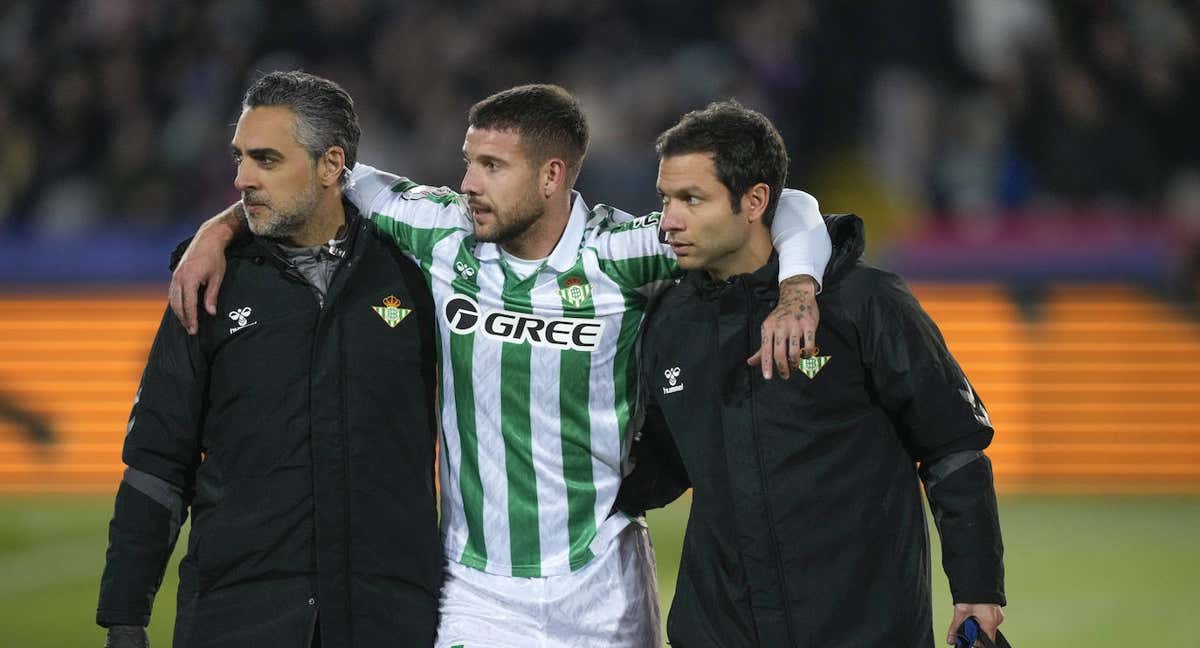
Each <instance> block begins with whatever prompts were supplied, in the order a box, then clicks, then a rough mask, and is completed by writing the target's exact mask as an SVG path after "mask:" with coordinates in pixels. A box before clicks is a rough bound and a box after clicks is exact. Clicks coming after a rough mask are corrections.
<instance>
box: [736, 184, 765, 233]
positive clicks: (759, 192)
mask: <svg viewBox="0 0 1200 648" xmlns="http://www.w3.org/2000/svg"><path fill="white" fill-rule="evenodd" d="M770 204H771V187H770V186H768V185H767V183H765V182H760V183H758V184H756V185H754V186H753V187H750V189H749V190H748V191H746V193H744V194H742V216H744V217H745V218H746V221H747V222H749V223H757V222H758V221H759V220H761V219H762V217H763V214H765V213H767V206H768V205H770Z"/></svg>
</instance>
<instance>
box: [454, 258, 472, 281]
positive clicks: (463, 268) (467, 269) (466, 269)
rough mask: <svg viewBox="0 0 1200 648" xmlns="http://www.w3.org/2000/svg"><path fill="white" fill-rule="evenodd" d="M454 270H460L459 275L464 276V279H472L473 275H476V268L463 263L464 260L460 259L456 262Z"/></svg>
mask: <svg viewBox="0 0 1200 648" xmlns="http://www.w3.org/2000/svg"><path fill="white" fill-rule="evenodd" d="M454 270H455V271H456V272H458V274H459V276H460V277H462V278H463V279H467V280H470V279H471V277H474V276H475V268H472V267H471V266H469V265H467V264H465V263H463V262H462V261H458V262H457V263H455V264H454Z"/></svg>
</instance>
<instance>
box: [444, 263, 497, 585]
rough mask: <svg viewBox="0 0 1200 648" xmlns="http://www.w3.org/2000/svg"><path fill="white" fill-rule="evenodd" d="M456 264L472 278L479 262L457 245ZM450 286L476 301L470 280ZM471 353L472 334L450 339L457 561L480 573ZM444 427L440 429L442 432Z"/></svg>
mask: <svg viewBox="0 0 1200 648" xmlns="http://www.w3.org/2000/svg"><path fill="white" fill-rule="evenodd" d="M457 262H458V263H465V264H467V266H469V267H470V268H472V269H474V271H475V272H474V274H472V275H471V276H472V277H477V276H479V261H477V260H476V259H475V257H474V256H472V255H471V254H470V253H469V250H468V249H466V248H465V247H464V246H461V245H460V246H459V252H458V261H457ZM451 285H452V286H453V289H454V290H455V291H456V292H458V293H461V294H464V295H468V296H470V297H471V299H478V298H479V286H478V285H476V283H475V282H474V281H469V280H467V279H464V278H463V276H462V275H461V274H460V275H459V276H458V277H457V278H455V280H454V282H453V283H452V284H451ZM474 354H475V333H473V332H472V333H469V334H467V335H451V336H450V363H451V366H452V367H453V376H452V379H453V381H454V420H455V426H456V427H457V429H458V444H459V454H460V457H459V465H458V488H459V491H460V492H461V493H462V503H463V516H464V517H465V518H466V522H467V546H466V548H465V549H463V553H462V558H461V559H460V560H459V562H461V563H462V564H464V565H466V566H468V567H473V568H475V569H480V570H482V569H486V568H487V545H486V544H485V543H484V524H483V482H482V480H481V479H480V476H479V435H478V433H477V431H476V429H475V388H474V385H472V384H471V381H472V379H473V375H474V372H473V371H472V364H473V361H474ZM446 428H447V426H445V425H443V426H442V429H443V432H444V431H445V429H446ZM443 447H444V446H443ZM444 514H445V513H443V515H444Z"/></svg>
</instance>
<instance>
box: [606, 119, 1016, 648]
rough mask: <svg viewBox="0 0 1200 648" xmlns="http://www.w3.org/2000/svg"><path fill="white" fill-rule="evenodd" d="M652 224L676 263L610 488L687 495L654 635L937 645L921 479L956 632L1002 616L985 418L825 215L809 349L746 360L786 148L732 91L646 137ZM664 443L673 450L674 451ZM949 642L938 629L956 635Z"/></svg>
mask: <svg viewBox="0 0 1200 648" xmlns="http://www.w3.org/2000/svg"><path fill="white" fill-rule="evenodd" d="M657 148H658V153H659V159H660V163H659V177H658V190H659V193H660V194H661V196H662V199H663V216H662V225H661V226H662V229H663V232H664V237H665V238H666V240H667V242H668V243H670V244H671V245H672V246H673V247H674V248H675V250H676V253H677V254H678V256H679V262H680V265H681V266H683V267H684V268H685V269H686V270H688V272H687V274H686V275H684V276H683V277H682V278H681V279H680V280H678V281H677V282H676V285H675V286H673V287H672V288H671V289H670V290H669V291H668V292H667V293H666V294H665V296H664V297H663V299H662V301H661V302H660V304H659V305H658V307H657V309H656V311H655V314H654V315H652V316H651V318H650V320H649V322H648V325H647V329H646V332H645V338H644V340H643V344H642V349H643V359H642V364H641V367H642V381H643V385H644V387H645V389H646V390H648V394H647V395H648V409H647V411H648V416H649V417H650V422H651V423H654V422H655V421H656V420H657V421H661V420H665V423H666V424H667V426H668V427H669V429H670V431H671V434H670V435H669V437H673V441H674V444H672V443H671V441H672V439H671V438H669V437H664V436H663V435H657V436H656V435H655V434H654V431H653V430H654V429H656V427H657V426H655V425H653V424H652V425H649V426H648V428H647V430H646V432H645V433H644V435H643V437H642V438H641V440H640V441H639V442H638V444H637V445H636V446H635V454H636V455H637V456H638V458H639V466H638V468H637V470H636V471H635V473H634V475H633V476H632V477H631V478H630V479H628V480H627V483H626V487H625V488H626V492H625V494H624V498H623V501H624V503H625V505H627V506H632V507H634V508H640V507H641V506H654V505H662V504H664V503H665V502H666V501H669V500H670V499H672V498H673V497H674V496H676V495H678V493H680V492H681V491H682V489H683V488H685V487H687V486H688V485H691V486H692V487H693V488H694V493H693V496H692V497H693V499H692V509H691V517H690V519H689V520H688V527H687V532H686V535H685V537H684V547H683V557H682V562H681V564H680V569H679V577H678V582H677V589H676V593H675V599H674V601H673V603H672V606H671V612H670V619H669V622H668V625H667V633H668V636H669V637H670V640H671V643H672V645H673V646H677V647H682V648H693V647H697V646H703V647H713V646H717V647H733V646H770V647H776V646H806V647H808V646H811V647H817V646H820V647H821V648H836V647H846V648H849V647H851V646H864V647H868V646H905V647H909V646H932V645H933V643H934V640H933V630H932V612H931V606H932V603H931V595H930V569H929V539H928V537H927V534H926V522H925V517H924V511H923V508H922V502H921V498H920V493H921V488H920V485H919V483H918V478H919V480H920V481H921V482H923V483H924V486H925V491H926V493H927V495H928V498H929V501H930V505H931V508H932V510H933V513H934V519H935V521H936V523H937V526H938V529H939V532H940V535H941V540H942V547H943V566H944V568H945V571H946V573H947V575H948V576H949V579H950V588H951V591H952V593H953V597H954V601H955V604H956V605H955V611H954V621H953V622H952V625H951V628H952V629H953V628H956V627H957V625H958V624H959V623H960V622H961V621H962V620H963V619H965V618H966V617H967V616H972V615H973V616H975V617H977V618H978V620H979V621H980V622H981V625H982V627H983V629H984V630H985V631H986V632H987V633H988V634H989V636H993V637H994V636H995V633H996V628H997V626H998V625H999V624H1000V622H1001V621H1002V619H1003V613H1002V610H1001V606H1003V605H1004V604H1005V596H1004V585H1003V563H1002V555H1003V548H1002V544H1001V538H1000V526H999V521H998V516H997V510H996V498H995V491H994V487H993V484H992V472H991V464H990V463H989V461H988V458H987V456H986V455H984V453H983V450H984V449H985V448H986V447H987V446H988V444H989V442H990V441H991V438H992V426H991V423H990V421H989V420H988V415H987V412H986V410H985V409H984V407H983V404H982V403H981V402H980V400H979V396H978V394H976V393H975V390H974V389H973V388H972V387H971V385H970V383H969V382H968V381H967V379H966V377H965V376H964V375H963V372H962V370H961V369H960V368H959V366H958V363H957V362H955V360H954V358H953V357H952V356H951V355H950V353H949V351H948V350H947V349H946V345H945V342H944V341H943V339H942V336H941V334H940V333H939V332H938V330H937V327H936V326H935V325H934V323H933V322H932V320H930V318H929V317H928V315H926V314H925V312H924V311H923V310H922V309H921V307H920V305H919V304H918V303H917V301H916V299H915V298H914V297H913V296H912V294H911V293H910V292H909V291H908V289H907V288H906V287H905V285H904V284H903V282H902V281H901V280H900V279H899V278H898V277H896V276H895V275H892V274H889V273H887V272H884V271H881V270H878V269H875V268H872V267H870V266H868V265H866V264H864V263H863V262H862V260H861V259H860V256H861V254H862V251H863V247H864V242H863V231H862V222H861V221H860V220H859V219H858V218H857V217H855V216H849V215H848V216H841V217H833V218H831V219H830V220H829V222H828V226H829V229H830V235H831V238H832V240H833V245H834V250H833V256H832V259H831V261H830V263H829V265H828V266H827V268H826V272H825V282H824V285H823V287H822V293H821V295H820V297H819V299H818V303H819V305H820V308H821V313H822V318H821V323H820V327H819V328H818V330H817V339H816V341H817V346H818V347H819V351H818V353H817V354H816V355H815V356H812V357H808V358H806V359H804V360H803V361H802V362H801V363H800V366H799V371H798V372H793V375H792V377H791V378H790V379H789V380H775V381H768V380H764V379H763V377H762V376H761V375H760V374H759V373H758V372H756V371H754V370H752V368H751V367H748V366H747V365H746V361H745V357H746V354H747V352H748V350H749V349H754V348H757V346H758V344H759V331H760V327H761V326H762V323H763V321H764V319H765V318H766V317H767V316H768V314H769V313H770V312H771V311H772V309H773V308H774V307H775V303H776V301H777V300H778V291H777V289H776V286H775V281H774V277H775V272H776V260H775V257H774V255H773V254H772V251H771V240H770V236H769V232H768V229H767V228H768V226H769V224H770V219H771V216H772V213H773V209H774V205H775V201H776V200H777V198H778V196H779V191H780V188H781V187H782V186H783V182H784V179H785V176H786V169H787V154H786V151H785V150H784V148H783V144H782V140H781V139H780V137H779V134H778V133H777V132H776V131H775V129H774V127H773V126H772V125H771V123H770V122H769V121H768V120H767V119H766V118H765V117H763V116H762V115H760V114H758V113H755V112H753V111H749V110H746V109H745V108H742V107H741V106H739V105H737V104H736V103H734V102H726V103H721V104H713V105H710V106H709V107H708V108H706V109H704V110H701V111H696V112H693V113H689V114H688V115H685V116H684V117H683V119H682V120H681V121H680V122H679V123H678V124H677V125H676V126H674V127H673V128H671V129H670V130H668V131H666V132H665V133H663V135H662V136H661V137H660V138H659V140H658V145H657ZM673 446H677V447H678V454H675V452H676V451H675V448H674V447H673ZM951 643H952V642H951Z"/></svg>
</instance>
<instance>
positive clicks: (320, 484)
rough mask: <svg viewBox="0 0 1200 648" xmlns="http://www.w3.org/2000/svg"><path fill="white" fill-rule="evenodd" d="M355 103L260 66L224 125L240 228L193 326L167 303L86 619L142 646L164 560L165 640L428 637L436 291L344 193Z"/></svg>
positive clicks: (329, 646) (299, 646)
mask: <svg viewBox="0 0 1200 648" xmlns="http://www.w3.org/2000/svg"><path fill="white" fill-rule="evenodd" d="M358 137H359V128H358V120H357V117H356V115H355V113H354V107H353V102H352V101H351V99H350V97H349V95H347V94H346V92H345V91H344V90H342V89H341V88H339V87H338V86H337V85H335V84H333V83H332V82H330V81H327V80H325V79H320V78H317V77H313V76H311V75H307V74H303V73H295V72H292V73H271V74H269V75H267V76H265V77H263V78H262V79H261V80H259V81H258V82H257V83H255V84H254V85H253V86H252V87H251V88H250V90H249V91H248V92H247V93H246V97H245V101H244V110H243V112H242V115H241V118H240V119H239V120H238V125H237V130H236V132H235V134H234V138H233V142H232V154H233V160H234V163H235V164H236V166H237V178H236V180H235V185H236V186H237V188H238V190H239V192H241V194H242V197H243V202H244V204H245V205H246V217H247V220H248V222H249V225H250V230H251V232H252V233H253V236H252V237H246V238H244V239H243V240H240V241H238V242H237V243H235V244H234V245H233V246H232V247H231V248H230V249H229V250H228V252H227V255H228V272H227V274H226V278H225V282H224V285H223V287H222V289H221V294H220V302H219V303H220V310H219V311H218V312H219V315H218V316H216V317H206V318H204V319H202V320H201V321H200V325H199V330H198V335H195V336H189V335H188V332H187V331H186V330H185V329H184V328H183V326H181V325H180V324H179V322H178V321H177V320H176V319H175V317H174V316H172V315H171V314H170V313H167V314H165V315H164V317H163V319H162V324H161V326H160V328H159V331H158V334H157V337H156V338H155V341H154V345H153V347H152V349H151V351H150V358H149V360H148V362H147V365H146V370H145V373H144V374H143V377H142V382H141V386H140V387H139V389H138V395H137V397H136V399H135V402H134V407H133V412H132V415H131V416H130V420H129V427H128V432H127V436H126V438H125V448H124V452H123V459H124V461H125V463H126V464H127V466H128V468H127V469H126V471H125V476H124V479H123V480H122V482H121V485H120V487H119V490H118V491H117V497H116V506H115V513H114V516H113V520H112V523H111V525H110V529H109V547H108V554H107V562H106V565H105V568H104V575H103V577H102V582H101V586H100V602H99V607H98V610H97V615H96V618H97V622H98V623H99V624H100V625H102V626H105V627H107V628H109V634H108V645H109V646H111V647H112V648H124V647H135V646H145V645H146V644H147V639H146V633H145V628H144V626H145V625H146V624H147V623H148V622H149V618H150V611H151V607H152V604H153V601H154V596H155V593H156V591H157V589H158V587H159V585H160V583H161V582H162V577H163V571H164V569H165V567H166V564H167V561H168V559H169V557H170V554H171V551H172V549H173V547H174V545H175V541H176V538H177V536H178V533H179V528H180V525H181V524H183V522H184V520H186V519H187V517H188V515H189V513H190V515H191V518H192V526H191V533H190V536H189V538H188V549H187V555H186V556H185V557H184V559H183V561H182V562H181V564H180V568H179V576H180V578H179V592H178V613H177V619H176V624H175V635H174V646H175V647H176V648H199V647H201V646H211V647H218V646H219V647H222V648H236V647H246V648H251V647H255V648H257V647H262V646H273V647H276V648H289V647H293V648H310V647H312V646H322V647H323V648H333V647H335V646H336V647H351V646H362V647H374V646H384V645H398V644H399V643H403V645H406V646H431V645H432V644H433V639H434V632H435V629H436V623H437V602H438V592H439V587H440V579H441V568H442V556H441V549H440V547H441V543H440V541H439V538H438V531H437V512H436V502H435V495H434V481H433V480H434V476H433V465H434V462H433V458H434V447H435V442H436V431H435V425H434V419H433V405H434V394H435V386H436V383H435V378H434V376H435V374H434V366H435V365H434V362H435V353H436V351H435V347H434V342H433V330H434V322H433V313H434V310H433V303H432V298H431V297H430V295H429V291H428V289H427V288H426V284H425V281H424V279H423V277H422V275H421V272H420V270H419V269H418V268H417V267H416V266H415V265H414V264H413V263H412V262H410V261H408V260H407V259H405V258H403V257H401V256H400V255H399V254H398V253H396V252H395V251H394V250H393V249H392V247H391V246H390V245H388V244H386V243H385V242H384V241H383V240H382V239H381V238H380V236H379V235H378V234H377V233H376V232H375V231H374V229H373V228H372V227H371V226H370V224H369V223H368V222H367V221H366V220H364V219H362V218H360V217H359V216H358V214H357V212H356V211H355V210H354V208H353V206H352V205H350V204H349V203H348V202H345V201H344V200H343V198H342V186H343V183H344V182H345V178H346V177H347V176H348V175H349V172H348V169H349V168H350V167H352V166H353V165H354V158H355V151H356V149H357V144H358Z"/></svg>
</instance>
